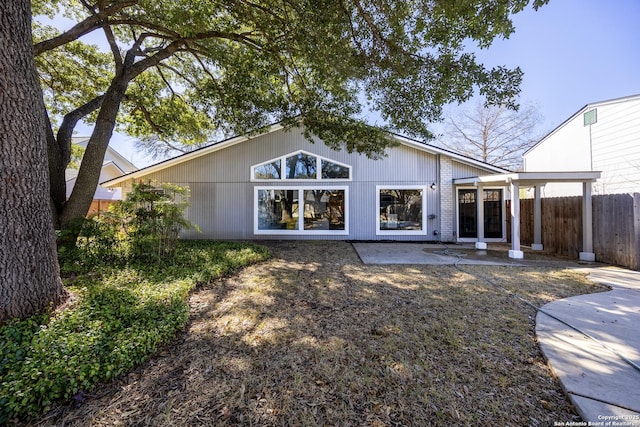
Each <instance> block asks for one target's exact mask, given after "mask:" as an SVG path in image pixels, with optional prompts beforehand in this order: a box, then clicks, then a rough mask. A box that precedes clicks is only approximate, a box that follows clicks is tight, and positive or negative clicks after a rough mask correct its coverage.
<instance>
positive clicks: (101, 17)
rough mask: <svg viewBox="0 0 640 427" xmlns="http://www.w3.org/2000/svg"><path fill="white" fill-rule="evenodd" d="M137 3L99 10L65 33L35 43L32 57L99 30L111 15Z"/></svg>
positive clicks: (134, 0) (130, 1)
mask: <svg viewBox="0 0 640 427" xmlns="http://www.w3.org/2000/svg"><path fill="white" fill-rule="evenodd" d="M137 3H138V0H123V1H121V2H116V3H114V4H113V5H111V6H109V7H108V8H106V9H104V10H101V11H100V12H98V13H96V14H95V15H92V16H90V17H88V18H87V19H85V20H84V21H82V22H80V23H78V24H76V25H74V26H73V27H71V28H70V29H69V30H67V31H65V32H64V33H62V34H60V35H59V36H56V37H54V38H52V39H48V40H43V41H41V42H39V43H36V44H35V45H34V46H33V54H34V56H38V55H40V54H42V53H44V52H48V51H50V50H53V49H55V48H57V47H60V46H62V45H64V44H67V43H69V42H72V41H74V40H77V39H78V38H80V37H82V36H84V35H86V34H89V33H90V32H92V31H94V30H96V29H98V28H101V27H102V26H104V25H105V23H106V20H107V19H108V18H109V17H110V16H111V15H113V14H114V13H116V12H119V11H120V10H122V9H125V8H127V7H129V6H133V5H135V4H137Z"/></svg>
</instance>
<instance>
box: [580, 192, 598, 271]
mask: <svg viewBox="0 0 640 427" xmlns="http://www.w3.org/2000/svg"><path fill="white" fill-rule="evenodd" d="M580 260H581V261H595V260H596V254H595V253H594V252H593V212H592V205H591V182H583V183H582V252H580Z"/></svg>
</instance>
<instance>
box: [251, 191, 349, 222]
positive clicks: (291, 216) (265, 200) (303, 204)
mask: <svg viewBox="0 0 640 427" xmlns="http://www.w3.org/2000/svg"><path fill="white" fill-rule="evenodd" d="M254 232H255V233H256V234H348V230H347V188H346V187H336V188H334V187H331V188H329V187H290V188H273V187H257V188H256V189H255V217H254Z"/></svg>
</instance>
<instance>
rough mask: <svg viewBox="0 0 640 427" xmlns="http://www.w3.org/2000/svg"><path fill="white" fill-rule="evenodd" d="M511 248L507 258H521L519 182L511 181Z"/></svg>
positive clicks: (522, 254) (522, 255) (522, 256)
mask: <svg viewBox="0 0 640 427" xmlns="http://www.w3.org/2000/svg"><path fill="white" fill-rule="evenodd" d="M510 189H511V250H510V251H509V258H515V259H522V258H524V253H523V252H522V251H521V250H520V184H518V183H517V182H513V181H512V182H511V188H510Z"/></svg>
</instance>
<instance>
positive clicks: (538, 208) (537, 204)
mask: <svg viewBox="0 0 640 427" xmlns="http://www.w3.org/2000/svg"><path fill="white" fill-rule="evenodd" d="M531 249H533V250H534V251H541V250H542V200H540V186H539V185H536V186H534V187H533V244H532V245H531Z"/></svg>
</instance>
